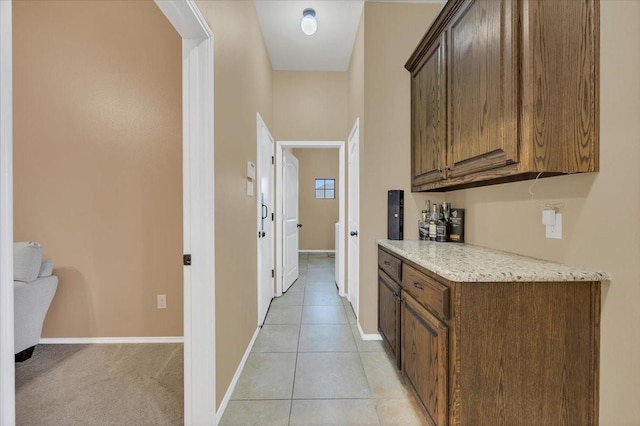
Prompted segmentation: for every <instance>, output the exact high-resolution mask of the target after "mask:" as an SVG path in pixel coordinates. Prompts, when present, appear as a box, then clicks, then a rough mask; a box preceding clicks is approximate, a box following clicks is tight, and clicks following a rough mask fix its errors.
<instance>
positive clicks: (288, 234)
mask: <svg viewBox="0 0 640 426" xmlns="http://www.w3.org/2000/svg"><path fill="white" fill-rule="evenodd" d="M282 154H283V156H282V159H283V170H282V175H283V179H282V184H283V185H282V196H283V198H282V207H283V209H282V213H283V220H284V242H283V252H284V274H283V275H284V279H283V282H282V291H287V290H288V289H289V287H291V284H293V283H294V281H295V280H297V279H298V228H300V227H301V226H302V225H301V224H300V222H298V220H299V218H298V159H297V158H296V157H295V156H294V155H293V153H292V152H291V150H290V149H285V150H284V152H283V153H282Z"/></svg>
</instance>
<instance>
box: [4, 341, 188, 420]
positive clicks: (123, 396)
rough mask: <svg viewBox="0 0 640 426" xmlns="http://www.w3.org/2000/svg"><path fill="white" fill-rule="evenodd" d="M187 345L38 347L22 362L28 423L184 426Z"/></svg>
mask: <svg viewBox="0 0 640 426" xmlns="http://www.w3.org/2000/svg"><path fill="white" fill-rule="evenodd" d="M183 381H184V379H183V345H182V344H128V345H102V344H101V345H38V346H37V347H36V349H35V351H34V354H33V357H32V358H31V359H29V360H28V361H25V362H23V363H16V421H17V424H18V425H22V426H40V425H42V426H45V425H46V426H49V425H56V426H76V425H77V426H85V425H91V426H94V425H95V426H98V425H127V426H129V425H153V426H156V425H179V424H182V422H183V411H184V408H183Z"/></svg>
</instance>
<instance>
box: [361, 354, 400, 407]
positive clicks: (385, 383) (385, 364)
mask: <svg viewBox="0 0 640 426" xmlns="http://www.w3.org/2000/svg"><path fill="white" fill-rule="evenodd" d="M360 359H362V365H363V367H364V372H365V374H366V376H367V380H368V381H369V386H370V387H371V393H372V394H373V397H374V398H408V397H409V396H410V393H409V389H408V388H407V387H406V385H405V383H404V381H403V380H402V377H401V375H400V372H399V371H398V370H397V369H396V367H395V364H394V361H393V360H392V359H391V357H390V356H389V355H388V354H387V352H386V351H385V352H361V353H360Z"/></svg>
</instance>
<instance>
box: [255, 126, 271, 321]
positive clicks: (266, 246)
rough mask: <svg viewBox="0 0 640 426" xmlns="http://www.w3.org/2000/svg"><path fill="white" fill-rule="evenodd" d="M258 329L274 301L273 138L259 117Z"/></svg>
mask: <svg viewBox="0 0 640 426" xmlns="http://www.w3.org/2000/svg"><path fill="white" fill-rule="evenodd" d="M257 130H258V174H257V184H258V188H257V191H256V192H257V194H258V325H259V326H261V325H262V324H263V323H264V319H265V317H266V316H267V311H268V310H269V304H270V303H271V299H273V279H274V278H273V242H274V238H273V164H272V158H273V137H271V133H270V132H269V129H268V128H267V126H266V124H264V122H263V121H262V119H261V118H260V115H258V128H257Z"/></svg>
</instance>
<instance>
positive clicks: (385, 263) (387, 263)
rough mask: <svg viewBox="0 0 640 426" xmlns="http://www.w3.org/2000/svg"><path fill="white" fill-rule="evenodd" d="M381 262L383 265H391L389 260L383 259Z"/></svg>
mask: <svg viewBox="0 0 640 426" xmlns="http://www.w3.org/2000/svg"><path fill="white" fill-rule="evenodd" d="M382 263H384V266H391V262H389V261H388V260H385V261H384V262H382Z"/></svg>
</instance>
